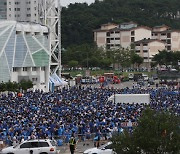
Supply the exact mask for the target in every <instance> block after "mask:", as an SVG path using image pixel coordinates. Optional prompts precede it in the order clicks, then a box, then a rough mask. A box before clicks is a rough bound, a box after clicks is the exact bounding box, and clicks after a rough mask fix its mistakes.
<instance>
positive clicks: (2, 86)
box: [0, 80, 33, 92]
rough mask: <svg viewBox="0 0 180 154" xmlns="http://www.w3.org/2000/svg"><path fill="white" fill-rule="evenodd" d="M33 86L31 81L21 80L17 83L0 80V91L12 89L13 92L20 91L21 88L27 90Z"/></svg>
mask: <svg viewBox="0 0 180 154" xmlns="http://www.w3.org/2000/svg"><path fill="white" fill-rule="evenodd" d="M32 87H33V83H32V81H30V80H28V81H26V80H21V81H20V82H19V83H17V82H10V81H9V82H1V83H0V92H4V91H13V92H21V91H22V90H25V91H26V90H27V89H30V88H32Z"/></svg>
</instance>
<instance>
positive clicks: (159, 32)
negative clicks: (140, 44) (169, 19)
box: [152, 25, 180, 51]
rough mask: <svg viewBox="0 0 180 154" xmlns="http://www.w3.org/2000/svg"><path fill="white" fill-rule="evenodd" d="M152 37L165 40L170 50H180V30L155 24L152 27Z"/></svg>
mask: <svg viewBox="0 0 180 154" xmlns="http://www.w3.org/2000/svg"><path fill="white" fill-rule="evenodd" d="M152 39H159V40H161V41H164V42H165V44H166V49H167V50H168V51H170V50H172V51H179V50H180V30H173V29H171V28H170V27H168V26H166V25H161V26H155V27H153V29H152Z"/></svg>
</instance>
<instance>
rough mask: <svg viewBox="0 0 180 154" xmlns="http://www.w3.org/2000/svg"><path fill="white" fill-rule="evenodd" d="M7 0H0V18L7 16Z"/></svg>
mask: <svg viewBox="0 0 180 154" xmlns="http://www.w3.org/2000/svg"><path fill="white" fill-rule="evenodd" d="M6 1H7V0H0V20H1V19H6V18H7V7H6V6H7V2H6Z"/></svg>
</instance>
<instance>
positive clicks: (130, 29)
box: [94, 22, 180, 66]
mask: <svg viewBox="0 0 180 154" xmlns="http://www.w3.org/2000/svg"><path fill="white" fill-rule="evenodd" d="M105 25H106V24H105ZM106 26H107V25H106ZM106 26H104V25H102V26H101V28H100V29H97V30H94V41H95V42H96V43H97V46H98V47H103V48H104V49H118V48H120V47H123V48H130V46H131V44H134V45H135V50H136V52H137V54H139V55H140V56H142V57H143V58H144V64H145V65H146V66H147V64H149V62H151V59H152V57H153V56H154V55H155V54H157V53H158V52H159V51H160V50H163V49H167V50H169V51H170V50H172V51H180V30H172V29H171V28H170V27H168V26H166V25H161V26H155V27H153V28H150V27H147V26H138V24H137V23H134V22H128V23H122V24H120V25H116V24H112V23H111V25H109V26H107V27H106Z"/></svg>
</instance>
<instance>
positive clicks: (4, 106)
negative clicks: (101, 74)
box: [0, 86, 180, 145]
mask: <svg viewBox="0 0 180 154" xmlns="http://www.w3.org/2000/svg"><path fill="white" fill-rule="evenodd" d="M114 93H119V94H146V93H149V94H150V97H151V101H150V104H149V105H148V104H125V103H123V102H119V103H113V102H111V101H108V98H109V97H110V96H111V95H113V94H114ZM147 106H149V107H150V108H152V109H155V110H167V111H170V112H172V113H173V114H175V115H177V116H179V115H180V92H179V89H174V88H172V87H171V88H155V89H153V88H146V89H145V88H144V89H143V88H139V87H133V88H128V87H127V88H123V89H114V88H96V87H76V86H75V87H71V88H62V89H61V90H58V91H56V92H48V93H45V92H42V91H39V90H37V91H35V92H33V91H28V92H25V93H23V94H22V95H20V96H19V95H16V94H13V93H8V94H1V95H0V140H3V141H4V142H5V143H6V144H8V145H12V144H16V143H17V142H21V141H23V140H27V139H36V138H52V137H54V138H61V139H62V138H63V139H64V142H67V143H68V141H69V138H70V137H71V134H72V133H74V134H76V135H79V139H82V136H84V137H85V138H88V139H89V138H90V136H91V134H99V135H100V134H101V136H103V137H105V138H107V137H108V134H109V133H110V132H119V131H121V130H122V127H121V123H122V122H129V121H131V122H137V121H138V119H139V117H140V116H141V113H142V111H143V110H144V109H145V108H146V107H147Z"/></svg>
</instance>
